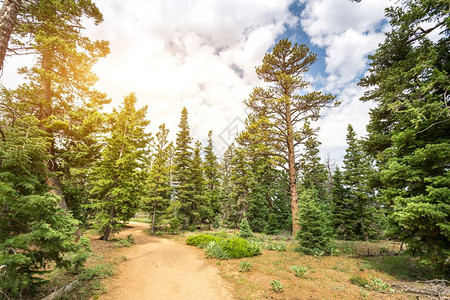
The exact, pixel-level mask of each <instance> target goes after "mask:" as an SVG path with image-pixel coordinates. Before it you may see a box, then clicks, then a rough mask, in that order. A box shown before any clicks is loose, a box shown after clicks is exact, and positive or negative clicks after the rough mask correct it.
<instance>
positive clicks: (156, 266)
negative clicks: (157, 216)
mask: <svg viewBox="0 0 450 300" xmlns="http://www.w3.org/2000/svg"><path fill="white" fill-rule="evenodd" d="M130 227H131V228H127V229H126V230H124V231H122V232H121V234H120V237H121V238H124V237H126V236H127V235H128V234H132V235H133V238H134V242H135V245H134V246H132V247H130V248H126V249H123V250H122V251H121V254H122V255H125V256H126V258H127V261H125V262H124V263H122V264H120V268H119V271H118V272H117V274H116V275H115V276H114V277H113V278H111V279H110V280H109V281H108V282H107V283H106V287H107V293H106V294H103V295H102V296H101V297H100V298H99V299H102V300H116V299H117V300H127V299H130V300H131V299H133V300H146V299H152V300H153V299H233V297H232V295H231V293H230V291H229V288H228V287H227V285H226V283H225V281H224V280H223V279H222V278H221V277H220V276H219V273H218V270H217V268H215V267H214V266H213V265H211V264H209V263H207V262H206V261H205V258H204V254H203V251H201V250H199V249H196V248H194V247H190V246H187V245H182V244H179V243H177V242H174V241H171V240H167V239H163V238H155V237H151V236H149V235H148V234H146V233H144V232H143V230H144V229H147V228H148V225H147V224H143V223H135V222H132V223H130Z"/></svg>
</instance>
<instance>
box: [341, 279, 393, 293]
mask: <svg viewBox="0 0 450 300" xmlns="http://www.w3.org/2000/svg"><path fill="white" fill-rule="evenodd" d="M350 282H351V283H352V284H354V285H358V286H360V287H364V288H366V289H368V290H371V291H377V292H393V290H392V289H391V287H390V285H389V284H388V283H386V282H384V281H383V280H382V279H381V278H377V277H373V278H370V281H369V280H368V279H367V278H364V277H361V276H359V275H353V276H352V277H350Z"/></svg>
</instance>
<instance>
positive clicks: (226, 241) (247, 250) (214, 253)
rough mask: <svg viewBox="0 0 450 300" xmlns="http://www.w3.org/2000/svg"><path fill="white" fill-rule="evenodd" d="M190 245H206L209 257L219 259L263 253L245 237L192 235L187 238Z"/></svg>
mask: <svg viewBox="0 0 450 300" xmlns="http://www.w3.org/2000/svg"><path fill="white" fill-rule="evenodd" d="M186 243H187V244H188V245H194V246H198V247H204V245H206V244H207V246H206V247H205V248H204V249H205V252H206V255H207V257H208V258H211V257H216V258H219V259H230V258H242V257H251V256H255V255H259V254H261V247H260V246H259V245H258V244H256V243H253V242H249V241H247V240H245V239H243V238H223V237H216V236H212V235H207V234H201V235H196V236H191V237H189V238H188V239H186Z"/></svg>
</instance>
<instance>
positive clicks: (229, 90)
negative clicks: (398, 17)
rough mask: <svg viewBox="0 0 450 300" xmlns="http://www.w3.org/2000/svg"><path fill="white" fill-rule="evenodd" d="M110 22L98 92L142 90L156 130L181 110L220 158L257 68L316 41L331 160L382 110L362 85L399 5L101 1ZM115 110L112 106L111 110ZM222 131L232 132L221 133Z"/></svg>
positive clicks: (173, 122) (369, 1)
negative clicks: (349, 131)
mask: <svg viewBox="0 0 450 300" xmlns="http://www.w3.org/2000/svg"><path fill="white" fill-rule="evenodd" d="M94 2H95V3H96V4H97V6H98V7H99V8H100V10H101V11H102V13H103V15H104V22H103V23H102V24H100V25H99V26H94V25H93V24H92V23H86V30H85V34H86V35H87V36H89V37H90V38H92V39H104V40H108V41H109V42H110V46H111V54H110V55H108V57H106V58H104V59H101V60H100V61H99V62H98V63H97V65H96V66H95V67H94V72H95V73H96V74H97V75H98V77H99V81H98V83H97V85H96V87H97V89H98V90H100V91H103V92H106V93H107V94H108V95H109V97H111V99H112V106H118V105H119V104H120V103H121V101H122V99H123V97H124V96H125V95H127V94H128V93H130V92H135V93H136V95H137V97H138V105H148V106H149V110H148V118H149V119H150V121H151V125H150V129H151V131H153V132H156V130H157V128H158V126H159V125H160V124H161V123H166V126H167V127H168V128H169V129H170V131H171V136H172V138H173V137H174V136H175V133H176V131H177V130H178V127H177V125H178V122H179V118H180V112H181V109H182V108H183V106H186V107H187V109H188V112H189V123H190V126H191V134H192V136H193V137H194V138H195V139H198V140H200V141H205V140H206V138H207V134H208V131H209V130H213V133H214V135H213V139H214V141H215V143H216V149H217V152H218V154H219V155H220V152H222V151H224V150H225V148H226V147H227V146H228V144H229V143H230V142H231V141H232V137H233V134H234V133H235V132H237V131H239V130H241V129H243V128H242V127H243V125H242V120H244V119H245V116H246V109H245V106H244V104H243V100H244V99H246V98H247V97H248V95H249V94H250V92H251V91H252V89H253V88H254V87H255V86H258V85H260V84H261V82H260V81H259V80H258V78H257V76H256V74H255V72H254V70H255V67H256V66H258V65H259V64H260V63H261V60H262V58H263V56H264V54H265V53H266V52H267V51H270V49H271V48H272V47H273V46H274V45H275V43H276V42H277V41H278V40H279V39H281V38H289V39H290V40H292V41H293V42H298V43H304V44H307V45H308V47H309V48H310V49H311V50H312V51H313V52H315V53H316V54H317V55H318V60H317V62H316V63H315V64H314V65H313V66H312V68H311V70H310V72H309V73H308V74H307V79H308V80H309V81H310V82H311V83H312V86H313V88H314V89H317V90H322V91H324V92H327V93H332V94H336V95H337V96H338V99H339V100H340V101H342V102H343V104H342V105H341V106H340V107H339V108H333V109H330V110H328V111H324V112H323V115H324V118H323V119H321V120H320V121H319V122H318V123H317V125H319V126H320V127H321V130H320V132H319V138H320V140H321V142H322V146H321V154H322V156H323V157H325V156H326V155H327V154H329V155H330V157H331V158H332V159H334V160H336V161H338V162H339V161H340V160H341V159H342V156H343V153H344V151H345V147H346V143H345V135H346V128H347V124H348V123H351V124H352V125H353V126H354V128H355V130H356V132H357V133H358V134H360V135H363V134H365V126H366V124H367V122H368V120H369V118H368V111H369V108H370V107H371V106H373V104H370V103H361V102H360V101H359V100H358V99H359V97H360V96H361V95H362V94H363V92H364V90H363V89H362V88H361V87H358V86H357V82H358V81H359V78H360V77H361V76H362V75H363V74H364V72H365V71H366V70H367V66H366V64H367V55H369V54H371V53H373V52H374V51H375V49H376V48H377V44H378V43H380V42H382V41H383V39H384V34H383V32H384V31H386V30H388V26H387V25H386V20H385V19H384V8H385V7H386V6H387V5H391V4H392V2H390V1H389V0H364V1H362V2H361V3H355V2H351V1H350V0H277V1H273V0H227V1H223V0H183V1H179V0H152V1H147V0H128V1H122V0H94ZM29 61H30V58H25V57H15V58H8V61H7V63H6V65H5V71H4V74H3V76H2V78H1V81H2V82H1V83H2V84H4V85H5V86H7V87H13V86H14V85H15V84H17V83H18V82H20V78H18V77H17V75H16V69H17V67H19V66H21V65H23V64H26V63H29ZM110 108H111V107H109V108H108V109H110ZM221 134H222V135H221Z"/></svg>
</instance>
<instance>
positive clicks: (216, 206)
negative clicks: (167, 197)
mask: <svg viewBox="0 0 450 300" xmlns="http://www.w3.org/2000/svg"><path fill="white" fill-rule="evenodd" d="M203 170H204V174H205V179H206V198H207V201H208V203H210V206H211V209H212V211H213V215H214V216H216V215H218V214H219V212H220V201H219V197H220V189H219V179H220V178H219V177H220V176H219V175H220V174H219V165H218V163H217V156H216V154H214V146H213V141H212V131H209V133H208V145H207V146H206V147H205V161H204V163H203Z"/></svg>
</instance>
